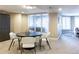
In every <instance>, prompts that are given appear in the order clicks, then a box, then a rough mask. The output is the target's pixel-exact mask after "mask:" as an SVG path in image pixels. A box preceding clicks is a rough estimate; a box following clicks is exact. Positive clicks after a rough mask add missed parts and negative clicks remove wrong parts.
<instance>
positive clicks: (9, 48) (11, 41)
mask: <svg viewBox="0 0 79 59" xmlns="http://www.w3.org/2000/svg"><path fill="white" fill-rule="evenodd" d="M13 41H14V39H12V41H11V43H10V46H9V49H8V50H10V48H11V46H12V43H13Z"/></svg>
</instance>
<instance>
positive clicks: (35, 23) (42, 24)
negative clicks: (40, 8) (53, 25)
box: [29, 14, 49, 32]
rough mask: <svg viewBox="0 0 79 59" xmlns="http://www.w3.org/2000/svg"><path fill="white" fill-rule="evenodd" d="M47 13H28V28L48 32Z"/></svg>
mask: <svg viewBox="0 0 79 59" xmlns="http://www.w3.org/2000/svg"><path fill="white" fill-rule="evenodd" d="M48 24H49V18H48V14H35V15H29V29H30V30H34V31H37V32H48V31H49V30H48V28H49V26H48Z"/></svg>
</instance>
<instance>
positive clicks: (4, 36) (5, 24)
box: [0, 14, 10, 42]
mask: <svg viewBox="0 0 79 59" xmlns="http://www.w3.org/2000/svg"><path fill="white" fill-rule="evenodd" d="M9 32H10V16H9V15H8V14H0V42H1V41H5V40H9Z"/></svg>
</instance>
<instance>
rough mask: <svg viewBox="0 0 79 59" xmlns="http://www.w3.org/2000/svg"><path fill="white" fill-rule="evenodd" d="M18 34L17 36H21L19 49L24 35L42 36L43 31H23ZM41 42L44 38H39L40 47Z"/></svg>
mask: <svg viewBox="0 0 79 59" xmlns="http://www.w3.org/2000/svg"><path fill="white" fill-rule="evenodd" d="M16 35H17V37H20V39H19V40H18V45H19V49H20V42H21V40H22V38H23V37H34V38H35V37H37V36H39V37H40V38H41V36H42V33H41V32H21V33H17V34H16ZM41 42H42V39H39V44H40V47H41Z"/></svg>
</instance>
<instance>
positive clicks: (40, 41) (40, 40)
mask: <svg viewBox="0 0 79 59" xmlns="http://www.w3.org/2000/svg"><path fill="white" fill-rule="evenodd" d="M41 44H42V38H41V39H39V46H40V49H41Z"/></svg>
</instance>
